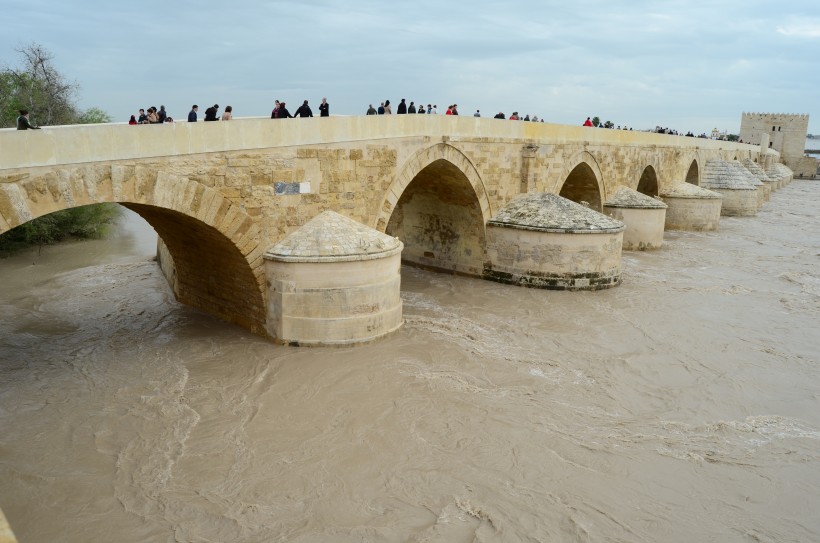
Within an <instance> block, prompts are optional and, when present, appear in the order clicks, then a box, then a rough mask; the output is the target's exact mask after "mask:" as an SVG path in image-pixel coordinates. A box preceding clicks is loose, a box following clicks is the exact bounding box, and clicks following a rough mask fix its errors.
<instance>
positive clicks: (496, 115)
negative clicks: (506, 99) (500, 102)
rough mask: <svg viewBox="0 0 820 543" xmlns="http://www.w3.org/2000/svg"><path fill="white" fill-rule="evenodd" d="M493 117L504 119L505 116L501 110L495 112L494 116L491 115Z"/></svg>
mask: <svg viewBox="0 0 820 543" xmlns="http://www.w3.org/2000/svg"><path fill="white" fill-rule="evenodd" d="M493 119H506V117H505V116H504V112H503V111H499V112H498V113H496V114H495V117H493Z"/></svg>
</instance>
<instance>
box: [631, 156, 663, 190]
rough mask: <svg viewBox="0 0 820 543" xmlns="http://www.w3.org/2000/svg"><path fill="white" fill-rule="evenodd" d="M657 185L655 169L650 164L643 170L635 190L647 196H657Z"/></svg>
mask: <svg viewBox="0 0 820 543" xmlns="http://www.w3.org/2000/svg"><path fill="white" fill-rule="evenodd" d="M658 185H659V184H658V174H657V172H656V171H655V168H653V167H652V165H651V164H650V165H648V166H646V167H645V168H644V169H643V172H642V173H641V177H640V179H639V180H638V185H637V187H636V189H635V190H637V191H638V192H640V193H642V194H646V195H647V196H657V195H658V190H659V187H658Z"/></svg>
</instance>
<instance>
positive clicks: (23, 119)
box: [17, 109, 40, 130]
mask: <svg viewBox="0 0 820 543" xmlns="http://www.w3.org/2000/svg"><path fill="white" fill-rule="evenodd" d="M17 130H40V127H39V126H34V125H33V124H31V122H30V121H29V120H28V110H27V109H21V110H20V116H19V117H17Z"/></svg>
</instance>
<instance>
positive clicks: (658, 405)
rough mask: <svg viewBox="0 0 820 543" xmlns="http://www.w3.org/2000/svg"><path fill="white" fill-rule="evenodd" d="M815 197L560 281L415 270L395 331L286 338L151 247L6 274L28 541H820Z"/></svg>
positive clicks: (8, 456) (24, 258)
mask: <svg viewBox="0 0 820 543" xmlns="http://www.w3.org/2000/svg"><path fill="white" fill-rule="evenodd" d="M818 204H820V183H819V182H810V181H794V182H793V183H792V184H791V185H789V186H787V187H785V188H783V189H781V190H780V191H778V192H776V193H774V194H773V195H772V199H771V201H770V202H768V203H767V204H766V205H765V206H764V208H763V209H762V210H761V211H760V212H759V213H758V215H757V217H754V218H724V219H722V220H721V228H720V231H719V232H716V233H684V232H668V233H667V234H666V245H665V247H664V248H663V249H662V250H660V251H656V252H651V253H625V254H624V258H623V279H624V281H623V284H622V285H621V286H620V287H617V288H615V289H611V290H606V291H600V292H552V291H543V290H531V289H524V288H517V287H513V286H506V285H500V284H495V283H489V282H485V281H481V280H476V279H469V278H463V277H453V276H448V275H441V274H436V273H431V272H426V271H420V270H417V269H412V268H403V269H402V298H403V300H404V312H405V319H406V324H405V326H404V327H403V328H402V329H401V330H400V331H399V332H397V333H396V334H394V335H392V336H390V337H388V338H386V339H383V340H380V341H377V342H374V343H372V344H368V345H363V346H358V347H353V348H335V349H325V348H293V347H283V346H277V345H273V344H270V343H268V342H266V341H264V340H262V339H260V338H257V337H254V336H253V335H251V334H249V333H247V332H245V331H244V330H242V329H240V328H237V327H235V326H232V325H229V324H225V323H223V322H221V321H219V320H216V319H214V318H212V317H210V316H208V315H206V314H203V313H201V312H198V311H196V310H193V309H191V308H189V307H186V306H182V305H180V304H177V303H176V302H175V301H174V299H173V296H172V294H171V293H170V291H169V289H168V287H167V286H166V283H165V281H164V278H163V277H162V276H161V275H160V273H159V271H158V269H157V267H156V263H155V262H153V261H152V260H151V257H152V255H153V252H154V240H153V239H152V238H151V236H150V235H147V231H146V229H145V228H144V227H139V226H135V224H134V223H133V221H129V222H128V223H127V224H126V227H125V228H124V229H123V231H122V233H121V234H120V235H119V236H117V237H115V238H113V239H112V240H109V241H98V242H85V243H74V244H69V245H61V246H58V247H49V248H46V249H45V250H44V251H43V252H42V253H41V254H39V255H38V254H37V251H36V250H35V251H30V252H27V253H25V254H23V255H20V256H16V257H14V258H11V259H6V260H3V261H0V274H1V275H0V277H2V281H0V488H2V492H0V507H2V509H3V510H4V511H5V513H6V516H7V517H8V519H9V521H10V523H11V525H12V528H13V529H14V530H15V532H16V533H17V535H18V537H19V539H20V542H21V543H27V542H41V541H70V542H89V541H117V542H143V541H159V542H172V541H192V542H217V541H218V542H223V541H240V542H268V541H288V542H299V543H302V542H370V541H375V542H419V543H420V542H453V543H460V542H465V543H466V542H472V541H476V542H505V543H506V542H519V541H527V542H552V541H555V542H661V541H662V542H686V543H689V542H692V541H719V542H786V541H801V542H802V541H820V515H818V506H819V505H818V504H820V334H818V331H820V216H819V215H818V212H817V209H818Z"/></svg>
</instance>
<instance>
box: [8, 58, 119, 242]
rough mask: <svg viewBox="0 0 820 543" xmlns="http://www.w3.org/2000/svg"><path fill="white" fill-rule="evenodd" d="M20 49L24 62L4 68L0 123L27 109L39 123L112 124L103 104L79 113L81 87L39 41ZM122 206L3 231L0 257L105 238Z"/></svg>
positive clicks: (68, 213) (86, 209) (13, 121)
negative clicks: (66, 242)
mask: <svg viewBox="0 0 820 543" xmlns="http://www.w3.org/2000/svg"><path fill="white" fill-rule="evenodd" d="M17 53H19V54H20V56H21V57H22V64H21V66H19V67H12V68H3V69H2V70H0V127H2V128H13V127H15V126H16V125H17V116H18V115H19V114H20V112H19V110H21V109H27V110H28V111H29V112H30V118H31V120H32V123H33V124H35V125H40V126H49V125H58V124H75V123H78V124H90V123H107V122H111V116H110V115H108V114H107V113H106V112H105V111H103V110H101V109H99V108H94V107H92V108H89V109H88V110H86V111H81V110H80V109H79V108H78V107H77V104H76V102H75V97H74V95H75V94H76V92H77V90H78V89H79V86H78V85H77V84H76V83H74V82H71V81H69V80H68V79H66V78H65V76H63V75H62V74H61V73H60V72H59V71H57V69H56V68H55V67H54V65H53V62H52V60H53V56H52V55H51V53H49V52H48V51H47V50H46V49H44V48H43V47H42V46H41V45H38V44H36V43H32V44H31V45H28V46H25V47H22V48H20V49H17ZM2 64H5V63H2ZM121 209H122V208H120V207H119V206H118V205H116V204H96V205H90V206H83V207H77V208H73V209H67V210H65V211H58V212H56V213H51V214H50V215H45V216H43V217H39V218H37V219H34V220H32V221H29V222H27V223H25V224H22V225H20V226H18V227H17V228H13V229H12V230H9V231H8V232H5V233H3V234H0V256H7V255H8V254H10V253H12V252H14V251H16V250H19V249H22V248H25V247H30V246H35V245H36V246H40V247H42V246H43V245H48V244H51V243H57V242H60V241H63V240H65V239H68V238H74V239H89V238H100V237H103V236H104V235H105V234H106V232H107V231H108V228H109V227H110V225H111V224H113V223H114V222H115V221H116V220H117V219H118V218H119V217H120V215H121Z"/></svg>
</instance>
